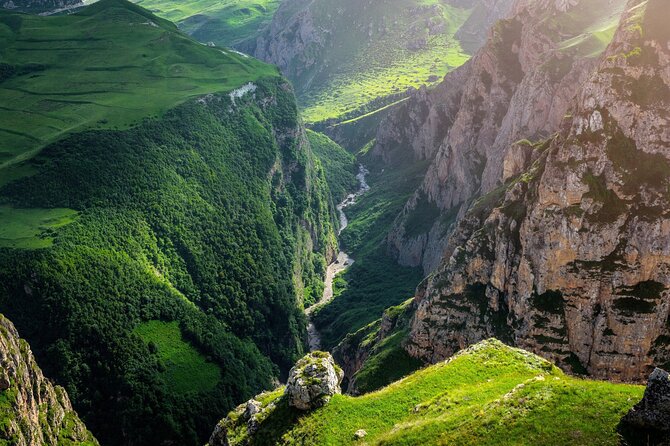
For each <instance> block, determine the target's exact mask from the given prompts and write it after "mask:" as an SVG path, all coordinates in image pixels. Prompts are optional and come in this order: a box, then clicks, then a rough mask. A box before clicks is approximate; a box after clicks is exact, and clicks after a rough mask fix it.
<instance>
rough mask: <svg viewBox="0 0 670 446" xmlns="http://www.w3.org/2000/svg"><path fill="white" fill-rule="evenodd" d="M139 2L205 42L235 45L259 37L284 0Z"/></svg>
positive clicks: (140, 0) (159, 0) (168, 0)
mask: <svg viewBox="0 0 670 446" xmlns="http://www.w3.org/2000/svg"><path fill="white" fill-rule="evenodd" d="M136 3H137V4H139V5H141V6H142V7H144V8H147V9H148V10H150V11H152V12H153V13H155V14H157V15H159V16H161V17H163V18H166V19H168V20H170V21H172V22H175V23H177V24H178V25H179V28H180V29H182V30H183V31H185V32H186V33H188V34H189V35H192V36H193V37H195V38H196V39H198V40H200V41H202V42H209V41H212V42H215V43H217V44H221V45H226V46H230V45H234V44H236V43H239V42H241V41H243V40H246V39H249V38H252V37H255V36H256V35H257V33H258V30H259V29H261V28H263V27H264V26H265V25H267V24H268V23H269V22H270V21H271V20H272V16H273V14H274V12H275V11H276V10H277V8H278V7H279V4H280V0H219V1H217V0H191V1H174V0H138V1H136Z"/></svg>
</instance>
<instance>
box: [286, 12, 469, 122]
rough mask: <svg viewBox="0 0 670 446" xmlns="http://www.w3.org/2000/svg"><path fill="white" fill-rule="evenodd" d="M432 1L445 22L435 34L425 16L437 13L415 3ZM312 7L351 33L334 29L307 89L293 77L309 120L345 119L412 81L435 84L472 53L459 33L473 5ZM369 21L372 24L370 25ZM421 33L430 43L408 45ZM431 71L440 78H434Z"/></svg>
mask: <svg viewBox="0 0 670 446" xmlns="http://www.w3.org/2000/svg"><path fill="white" fill-rule="evenodd" d="M430 6H435V7H436V8H438V9H439V10H440V12H441V14H440V15H441V20H442V21H443V23H444V31H443V32H439V33H436V34H434V35H428V32H427V28H426V20H427V18H428V17H434V20H437V19H436V18H435V17H437V16H432V15H431V13H426V12H419V13H417V12H412V8H417V7H430ZM311 9H312V11H313V13H314V14H315V22H316V23H317V24H322V26H324V27H325V28H326V29H334V30H346V32H337V33H335V34H334V36H333V42H332V45H331V46H330V47H329V49H328V50H327V55H326V59H325V60H324V61H321V63H317V64H316V66H317V69H318V70H319V73H318V74H317V75H316V76H315V77H314V78H313V80H312V81H311V82H310V83H309V87H308V88H307V90H306V91H301V87H300V86H301V85H302V84H303V82H302V81H303V79H296V80H294V81H295V84H296V85H297V88H298V92H299V101H300V103H301V105H302V107H303V116H304V118H305V120H306V121H307V122H319V121H323V120H327V119H337V118H341V117H343V116H344V115H346V114H347V113H352V112H356V111H357V110H358V109H360V108H361V107H363V106H365V105H366V104H367V103H369V102H371V101H373V100H375V99H377V98H380V97H385V96H388V95H391V94H395V93H400V92H403V91H405V90H406V89H407V88H409V87H411V86H413V87H417V86H419V85H423V84H430V83H436V82H437V81H439V80H441V79H442V77H443V76H444V75H445V74H446V73H447V72H448V71H449V70H451V69H453V68H455V67H458V66H460V65H462V64H463V63H465V62H466V61H467V60H468V58H469V55H468V54H466V53H465V52H464V51H463V50H462V48H461V46H460V43H459V42H458V41H457V40H456V39H455V38H454V34H455V33H456V31H457V30H458V28H459V27H460V26H461V25H462V24H463V23H464V22H465V21H466V20H467V18H468V16H469V14H470V10H464V9H459V8H455V7H452V6H450V5H446V4H444V3H443V2H440V1H439V0H389V1H379V2H371V3H365V2H360V1H358V0H347V1H346V2H345V4H341V2H331V1H328V0H321V1H320V2H318V3H316V4H314V5H312V7H311ZM339 10H344V11H346V13H345V14H343V13H341V12H339ZM369 24H373V26H372V27H368V25H369ZM380 27H381V28H384V30H385V31H384V32H383V33H380V32H379V28H380ZM371 29H372V33H373V37H372V38H371V37H370V35H369V32H370V30H371ZM412 29H413V31H408V30H412ZM417 36H423V37H425V38H426V42H427V44H426V46H425V47H424V48H421V49H414V50H412V49H408V48H407V44H408V43H409V42H410V41H411V40H414V39H415V38H416V37H417ZM324 67H325V69H322V68H324ZM308 76H310V77H311V76H313V73H308ZM431 76H435V77H436V78H435V79H436V80H432V81H429V79H430V78H431ZM375 108H378V107H375ZM369 111H372V110H367V112H369ZM364 113H365V112H363V114H364ZM358 114H361V113H358Z"/></svg>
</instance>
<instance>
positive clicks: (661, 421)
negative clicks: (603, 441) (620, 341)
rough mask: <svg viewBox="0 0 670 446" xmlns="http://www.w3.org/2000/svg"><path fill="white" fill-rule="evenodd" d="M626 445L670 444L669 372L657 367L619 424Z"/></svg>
mask: <svg viewBox="0 0 670 446" xmlns="http://www.w3.org/2000/svg"><path fill="white" fill-rule="evenodd" d="M618 431H619V433H620V434H621V435H622V437H623V441H622V444H623V445H626V446H637V445H645V446H670V375H669V374H668V372H666V371H665V370H661V369H659V368H657V369H655V370H654V371H653V372H652V374H651V376H650V377H649V381H648V382H647V388H646V389H645V391H644V397H643V398H642V401H640V402H639V403H637V404H636V405H635V407H633V408H632V409H631V410H630V411H629V412H628V413H627V414H626V415H624V417H623V418H622V419H621V422H620V423H619V427H618Z"/></svg>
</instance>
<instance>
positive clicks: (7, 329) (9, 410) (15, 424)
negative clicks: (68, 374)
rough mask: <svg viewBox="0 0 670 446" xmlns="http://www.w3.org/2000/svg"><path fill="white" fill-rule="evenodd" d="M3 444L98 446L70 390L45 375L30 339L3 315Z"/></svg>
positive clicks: (0, 409) (0, 360) (0, 322)
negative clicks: (75, 404)
mask: <svg viewBox="0 0 670 446" xmlns="http://www.w3.org/2000/svg"><path fill="white" fill-rule="evenodd" d="M0 434H1V435H0V444H1V445H3V446H4V445H7V446H10V445H11V446H42V445H45V446H46V445H52V446H75V445H80V446H94V445H97V444H98V442H97V441H96V440H95V438H93V436H92V435H91V433H90V432H88V431H87V430H86V427H85V426H84V424H83V423H82V422H81V420H79V418H78V417H77V414H76V413H75V412H74V410H73V409H72V405H71V404H70V400H69V398H68V396H67V393H66V392H65V390H64V389H63V388H62V387H58V386H54V385H53V384H52V383H51V382H50V381H49V380H47V379H46V378H45V377H44V376H43V375H42V371H41V370H40V368H39V367H38V366H37V364H36V363H35V358H33V354H32V352H31V351H30V347H29V346H28V344H27V343H26V341H24V340H22V339H20V338H19V334H18V333H17V331H16V328H14V325H12V323H11V322H10V321H9V320H7V319H6V318H5V317H4V316H2V315H0Z"/></svg>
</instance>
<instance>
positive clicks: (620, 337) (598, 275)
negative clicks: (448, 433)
mask: <svg viewBox="0 0 670 446" xmlns="http://www.w3.org/2000/svg"><path fill="white" fill-rule="evenodd" d="M664 17H665V18H664ZM666 18H667V10H665V6H664V2H663V1H661V0H650V1H648V2H644V1H640V0H631V1H630V2H628V4H627V5H626V12H625V14H624V15H623V17H622V19H621V22H620V25H619V27H618V30H617V31H616V34H615V36H614V39H613V41H612V42H611V44H610V45H609V47H608V48H607V50H606V52H605V53H604V54H603V56H602V57H601V58H600V59H599V62H598V66H597V68H596V69H595V70H593V71H592V72H591V74H590V76H588V81H587V82H585V83H584V84H583V85H582V86H581V88H577V89H575V88H574V84H573V86H572V90H573V91H574V92H576V97H575V99H574V101H573V104H572V106H571V107H570V109H571V114H570V115H569V116H566V117H564V118H562V123H563V124H562V126H559V127H560V132H559V134H557V135H556V136H555V137H553V138H550V139H548V140H546V141H545V142H544V143H540V144H535V145H532V144H530V143H526V142H521V143H518V144H512V145H510V146H509V148H508V149H506V150H504V151H502V152H497V157H498V161H497V162H496V163H495V164H496V169H495V170H498V171H499V170H500V169H501V168H502V169H503V171H504V172H505V173H504V175H502V177H503V179H505V180H507V181H506V182H505V184H504V185H503V186H501V187H498V188H496V189H493V186H494V184H492V183H491V182H490V181H487V172H493V171H494V169H491V168H489V165H490V164H491V163H488V164H487V166H486V168H485V174H484V176H483V181H482V190H483V191H484V192H486V191H490V192H489V193H488V194H487V195H485V196H484V197H483V198H481V199H480V200H478V201H477V202H476V203H475V204H474V206H472V208H471V209H470V210H469V211H468V213H467V215H466V216H465V218H463V219H462V220H461V221H460V223H459V224H458V227H457V229H456V231H455V232H454V233H453V235H452V236H451V238H450V240H449V243H448V245H447V249H446V256H445V260H444V262H443V263H442V264H441V266H440V267H439V269H438V270H437V272H435V274H434V275H433V276H432V277H431V278H430V279H429V282H428V286H427V289H426V290H425V292H423V293H422V294H421V295H419V296H417V298H416V300H415V308H416V313H415V315H414V319H413V322H412V328H411V332H410V337H409V341H408V342H407V345H406V349H407V350H408V351H409V352H410V354H412V355H413V356H416V357H420V358H422V359H424V360H427V361H437V360H440V359H442V358H445V357H448V356H450V355H451V354H453V353H454V352H456V351H457V350H458V349H459V348H461V347H463V346H464V345H467V344H470V343H473V342H477V341H479V340H481V339H484V338H486V337H489V336H497V337H499V338H501V339H505V340H507V341H508V342H511V343H514V344H516V345H519V346H522V347H524V348H527V349H529V350H532V351H535V352H538V353H539V354H542V355H543V356H545V357H547V358H550V359H551V360H554V361H557V362H559V363H561V364H563V365H565V366H570V367H572V369H573V370H574V371H576V372H588V373H590V374H591V375H594V376H598V377H606V378H613V379H621V380H638V379H643V378H644V377H645V376H646V375H647V374H648V373H649V371H650V368H651V367H652V365H655V364H658V365H662V364H664V363H666V362H667V361H668V360H669V359H670V347H669V346H668V339H670V326H669V325H668V312H669V309H670V305H669V304H668V297H669V296H668V288H669V287H670V244H669V243H668V240H669V237H670V214H669V213H668V209H670V192H669V190H670V189H669V187H670V126H669V125H668V117H669V116H668V104H669V103H670V33H669V32H668V30H667V27H665V26H664V25H663V23H664V22H663V20H665V19H666ZM582 69H583V67H582ZM566 88H567V86H566ZM520 94H525V92H524V91H523V90H522V89H519V92H518V94H517V96H518V95H520ZM546 97H547V98H548V97H549V96H546ZM559 99H560V95H559ZM559 108H564V107H562V106H561V107H559ZM531 110H532V109H531ZM557 111H558V110H557ZM549 116H550V115H548V117H549ZM560 118H561V117H560V116H558V115H556V116H555V119H556V120H560ZM546 122H552V119H548V120H547V121H546ZM535 128H536V129H539V128H542V126H535ZM545 128H546V127H545ZM529 129H531V127H528V128H527V130H529ZM452 132H453V130H452ZM541 134H542V132H532V131H531V132H530V133H528V135H529V136H530V137H531V138H534V137H535V138H537V137H539V136H540V135H541ZM522 172H523V173H522ZM508 177H509V179H508ZM443 189H444V188H443ZM492 189H493V190H492ZM428 190H429V191H430V190H432V189H430V188H428ZM446 190H447V191H448V190H450V189H449V188H447V189H446ZM440 194H441V195H440ZM438 196H439V197H446V198H449V197H450V196H449V195H444V192H442V190H440V191H439V192H438Z"/></svg>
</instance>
